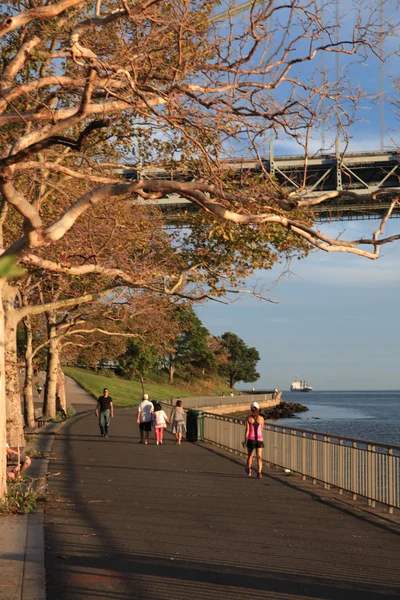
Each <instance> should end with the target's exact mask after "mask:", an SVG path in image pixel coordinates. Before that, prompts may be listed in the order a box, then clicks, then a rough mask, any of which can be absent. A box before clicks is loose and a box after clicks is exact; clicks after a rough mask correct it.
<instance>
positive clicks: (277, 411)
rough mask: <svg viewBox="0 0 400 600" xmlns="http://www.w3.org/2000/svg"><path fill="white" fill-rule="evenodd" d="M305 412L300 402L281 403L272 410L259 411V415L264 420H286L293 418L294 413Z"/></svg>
mask: <svg viewBox="0 0 400 600" xmlns="http://www.w3.org/2000/svg"><path fill="white" fill-rule="evenodd" d="M307 411H308V408H307V406H304V405H303V404H300V402H281V403H280V404H278V406H274V407H273V408H265V409H261V415H262V416H263V417H264V419H288V418H290V417H294V416H295V415H296V413H300V412H307Z"/></svg>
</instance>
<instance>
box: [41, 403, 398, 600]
mask: <svg viewBox="0 0 400 600" xmlns="http://www.w3.org/2000/svg"><path fill="white" fill-rule="evenodd" d="M115 414H116V416H115V418H114V419H113V421H112V423H111V428H110V437H109V438H108V439H105V438H101V437H100V436H99V430H98V425H97V419H96V417H95V415H94V411H93V409H91V410H90V411H89V412H88V413H84V412H81V413H79V414H77V415H76V416H75V417H74V418H72V419H70V420H69V421H67V422H66V424H65V425H64V427H63V429H62V430H61V431H60V433H59V434H58V435H57V436H56V437H55V441H54V445H53V451H52V460H51V461H50V472H51V473H59V475H58V476H54V477H50V478H49V488H50V496H49V501H48V502H46V507H45V518H46V569H47V597H48V598H49V599H50V598H56V599H57V600H83V599H84V598H93V599H96V600H98V599H102V598H104V599H105V598H108V599H112V600H136V599H138V600H139V599H140V600H143V599H144V598H145V599H146V600H160V599H161V598H162V599H163V600H188V599H191V598H193V599H196V600H206V599H207V600H210V599H211V600H213V599H218V600H247V599H250V598H251V599H252V600H309V598H310V597H311V598H314V599H317V600H338V599H343V600H347V599H351V600H383V599H384V598H393V597H395V596H396V594H397V593H398V590H399V588H400V570H399V569H398V548H399V530H398V528H397V529H396V526H395V525H394V524H393V525H391V524H389V523H387V522H385V521H383V520H376V521H374V520H373V519H372V517H369V516H368V515H366V514H363V513H361V512H358V513H356V515H354V514H351V511H350V510H348V509H346V507H345V505H343V506H344V507H343V506H335V505H332V504H331V503H330V501H329V499H328V496H329V495H330V493H327V494H325V495H326V496H327V497H326V498H325V499H324V498H321V497H317V496H316V495H315V494H313V493H309V492H307V491H306V490H301V489H299V488H298V487H296V485H293V482H294V483H295V484H296V481H297V478H291V477H287V476H285V475H284V474H282V473H280V472H277V471H276V470H272V469H271V470H268V469H267V470H266V473H265V476H264V479H262V480H260V481H258V480H256V479H255V477H252V478H248V477H246V475H245V471H244V461H243V460H242V458H241V457H235V456H233V455H232V454H226V453H224V451H222V450H220V449H218V448H215V447H213V446H211V445H209V444H191V443H188V442H185V443H183V445H182V446H175V444H174V440H173V438H172V435H171V434H169V433H167V434H166V436H165V441H164V445H163V446H156V445H155V443H154V437H153V434H152V438H151V442H152V443H151V445H149V446H144V445H141V444H138V440H139V431H138V427H137V424H136V411H135V410H131V409H129V410H127V409H117V410H116V413H115ZM242 433H243V431H242Z"/></svg>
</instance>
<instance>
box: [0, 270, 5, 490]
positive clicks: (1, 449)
mask: <svg viewBox="0 0 400 600" xmlns="http://www.w3.org/2000/svg"><path fill="white" fill-rule="evenodd" d="M4 285H5V281H4V279H0V498H4V496H5V494H6V492H7V473H6V472H7V460H6V390H5V383H4V382H5V360H4V338H5V324H4V306H3V290H4Z"/></svg>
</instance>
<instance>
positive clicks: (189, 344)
mask: <svg viewBox="0 0 400 600" xmlns="http://www.w3.org/2000/svg"><path fill="white" fill-rule="evenodd" d="M178 320H179V322H180V324H181V326H182V328H184V331H183V332H182V333H180V334H178V335H177V336H176V339H175V348H174V353H173V361H174V363H175V364H176V365H177V366H179V365H180V366H181V367H182V368H183V370H188V369H189V370H190V371H191V372H192V373H193V374H196V373H198V371H199V370H206V371H208V372H211V371H213V370H214V369H215V367H216V357H215V355H214V354H213V352H212V351H211V349H210V347H209V343H208V340H209V337H210V332H209V331H208V329H206V327H204V326H203V324H202V322H201V321H200V319H199V317H198V316H197V315H196V314H195V312H194V310H193V309H192V308H190V309H186V310H181V311H179V318H178Z"/></svg>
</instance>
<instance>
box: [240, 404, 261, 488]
mask: <svg viewBox="0 0 400 600" xmlns="http://www.w3.org/2000/svg"><path fill="white" fill-rule="evenodd" d="M250 408H251V415H249V416H248V417H247V419H246V433H245V438H244V445H245V446H246V447H247V453H248V455H247V467H246V473H247V475H248V476H249V477H251V465H252V462H253V454H254V450H256V453H257V479H261V478H262V449H263V448H264V441H263V429H264V417H262V416H261V415H260V407H259V404H258V402H252V403H251V406H250Z"/></svg>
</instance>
